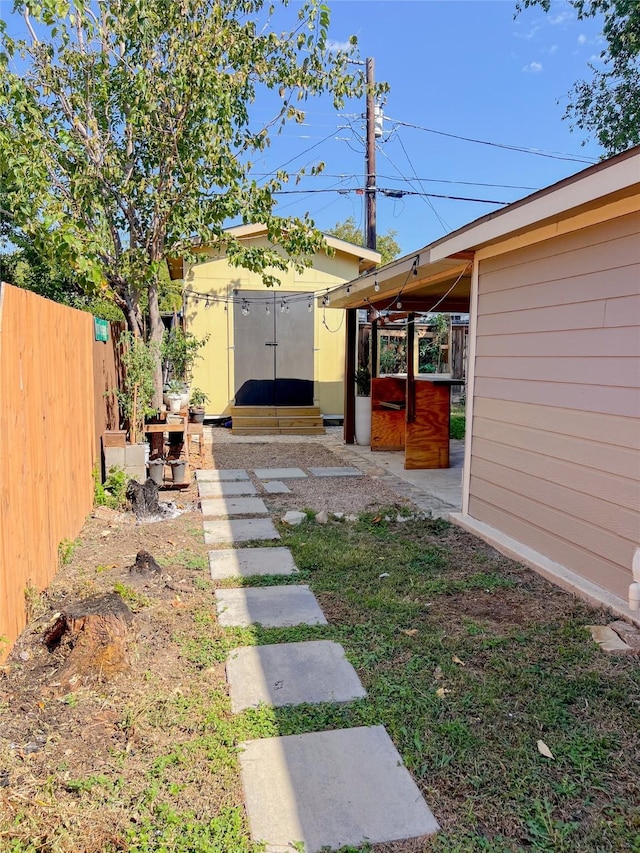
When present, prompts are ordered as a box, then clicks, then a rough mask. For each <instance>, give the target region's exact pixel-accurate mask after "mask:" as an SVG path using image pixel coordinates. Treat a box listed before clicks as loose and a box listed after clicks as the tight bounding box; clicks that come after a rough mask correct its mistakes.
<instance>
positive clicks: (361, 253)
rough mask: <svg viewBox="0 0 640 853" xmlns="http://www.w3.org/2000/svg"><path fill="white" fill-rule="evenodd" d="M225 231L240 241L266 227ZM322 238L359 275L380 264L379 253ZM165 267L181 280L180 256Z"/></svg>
mask: <svg viewBox="0 0 640 853" xmlns="http://www.w3.org/2000/svg"><path fill="white" fill-rule="evenodd" d="M226 230H227V231H228V233H229V234H231V235H233V236H234V237H236V238H238V239H240V240H242V239H250V238H256V237H262V236H264V235H266V233H267V226H266V225H263V224H260V223H253V224H250V225H234V226H233V227H232V228H227V229H226ZM323 236H324V239H325V242H326V244H327V246H329V247H330V248H331V249H334V250H335V251H336V252H342V253H343V254H345V255H350V256H352V257H354V258H357V259H358V270H359V272H360V273H363V272H366V271H367V270H370V269H373V268H374V267H375V266H376V265H377V264H379V263H380V253H379V252H375V251H373V249H366V248H365V247H364V246H356V245H355V244H354V243H348V242H347V241H346V240H341V239H339V238H338V237H333V236H332V235H331V234H324V235H323ZM195 245H197V244H195ZM167 266H168V267H169V274H170V276H171V278H172V279H178V278H182V274H183V267H182V257H181V256H180V257H174V258H169V259H168V260H167Z"/></svg>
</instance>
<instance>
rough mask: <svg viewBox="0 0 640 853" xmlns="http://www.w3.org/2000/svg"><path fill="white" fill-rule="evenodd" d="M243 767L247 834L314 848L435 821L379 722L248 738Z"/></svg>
mask: <svg viewBox="0 0 640 853" xmlns="http://www.w3.org/2000/svg"><path fill="white" fill-rule="evenodd" d="M241 747H242V748H244V752H241V753H240V756H239V759H240V770H241V775H242V783H243V786H244V791H245V803H246V807H247V814H248V817H249V826H250V830H251V837H252V839H253V840H254V841H257V842H260V841H262V842H265V843H266V849H267V851H269V853H276V851H277V853H283V851H288V850H294V849H296V848H295V847H294V844H295V843H296V842H302V844H304V850H305V853H318V851H320V850H322V849H323V848H325V847H327V848H330V849H331V850H335V849H338V848H340V847H343V846H346V845H352V846H354V847H357V846H360V845H362V844H364V843H365V842H369V843H371V844H376V843H383V842H389V841H400V840H403V839H410V838H418V837H421V836H424V835H430V834H432V833H434V832H437V830H438V829H439V826H438V823H437V821H436V820H435V818H434V816H433V814H432V813H431V811H430V809H429V807H428V806H427V804H426V802H425V801H424V799H423V797H422V795H421V794H420V791H419V790H418V787H417V786H416V784H415V782H414V781H413V779H412V778H411V776H410V775H409V772H408V770H407V769H406V768H405V767H403V766H402V760H401V758H400V755H399V753H398V751H397V750H396V748H395V746H394V745H393V743H392V741H391V738H390V737H389V735H388V734H387V732H386V730H385V729H384V727H383V726H372V727H366V728H365V727H362V728H353V729H339V730H337V731H328V732H314V733H311V734H303V735H289V736H287V737H277V738H266V739H264V740H252V741H248V742H246V743H244V744H242V745H241Z"/></svg>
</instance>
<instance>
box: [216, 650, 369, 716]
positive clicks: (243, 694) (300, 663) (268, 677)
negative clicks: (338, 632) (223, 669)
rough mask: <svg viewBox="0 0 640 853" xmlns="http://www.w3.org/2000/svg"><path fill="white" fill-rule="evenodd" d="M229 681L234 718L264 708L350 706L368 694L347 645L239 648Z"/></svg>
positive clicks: (231, 657) (232, 658)
mask: <svg viewBox="0 0 640 853" xmlns="http://www.w3.org/2000/svg"><path fill="white" fill-rule="evenodd" d="M227 681H228V682H229V692H230V693H231V710H232V711H233V712H234V714H237V713H238V712H239V711H244V710H245V708H253V707H256V706H258V705H260V704H261V703H262V704H265V705H273V706H274V707H278V706H281V705H299V704H300V703H302V702H307V703H318V702H350V701H351V700H352V699H360V698H362V697H363V696H366V695H367V692H366V690H365V689H364V687H363V686H362V684H361V683H360V679H359V678H358V676H357V674H356V671H355V669H354V668H353V667H352V666H351V664H350V663H349V661H348V660H347V659H346V657H345V655H344V649H343V648H342V646H341V645H339V644H338V643H332V642H330V641H329V640H312V641H310V642H307V643H280V644H278V645H274V646H250V647H249V648H243V649H235V651H233V652H231V654H230V655H229V658H228V660H227Z"/></svg>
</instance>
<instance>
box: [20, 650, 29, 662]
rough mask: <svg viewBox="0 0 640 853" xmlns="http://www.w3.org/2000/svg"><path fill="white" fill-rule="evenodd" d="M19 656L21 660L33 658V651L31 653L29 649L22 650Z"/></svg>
mask: <svg viewBox="0 0 640 853" xmlns="http://www.w3.org/2000/svg"><path fill="white" fill-rule="evenodd" d="M18 657H19V658H20V660H25V661H26V660H31V653H30V652H27V651H24V652H20V654H19V655H18Z"/></svg>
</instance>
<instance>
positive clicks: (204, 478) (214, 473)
mask: <svg viewBox="0 0 640 853" xmlns="http://www.w3.org/2000/svg"><path fill="white" fill-rule="evenodd" d="M248 479H249V475H248V474H247V472H246V471H245V470H244V469H243V468H227V469H226V470H221V471H219V470H217V469H212V468H199V469H198V470H197V471H196V480H197V481H198V483H220V482H228V481H232V480H248Z"/></svg>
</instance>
